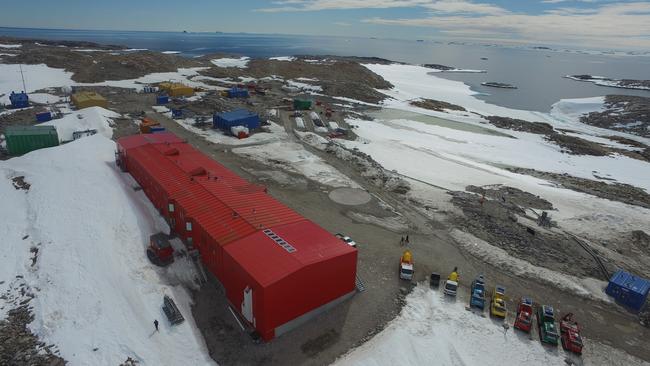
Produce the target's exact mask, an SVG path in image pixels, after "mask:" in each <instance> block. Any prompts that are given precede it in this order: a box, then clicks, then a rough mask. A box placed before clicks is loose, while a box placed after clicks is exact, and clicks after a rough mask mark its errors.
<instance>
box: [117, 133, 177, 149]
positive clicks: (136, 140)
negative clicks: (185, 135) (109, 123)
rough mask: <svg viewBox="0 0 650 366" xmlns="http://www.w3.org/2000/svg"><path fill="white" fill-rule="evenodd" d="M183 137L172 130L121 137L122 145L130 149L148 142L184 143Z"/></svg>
mask: <svg viewBox="0 0 650 366" xmlns="http://www.w3.org/2000/svg"><path fill="white" fill-rule="evenodd" d="M182 142H183V139H181V138H180V137H178V136H176V135H174V134H173V133H171V132H159V133H153V134H141V135H133V136H127V137H122V138H120V145H121V146H122V147H123V148H124V149H125V150H129V149H132V148H135V147H138V146H142V145H148V144H167V143H170V144H171V143H182Z"/></svg>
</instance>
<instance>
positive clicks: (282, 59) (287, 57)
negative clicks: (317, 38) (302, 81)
mask: <svg viewBox="0 0 650 366" xmlns="http://www.w3.org/2000/svg"><path fill="white" fill-rule="evenodd" d="M269 60H274V61H296V60H297V58H295V57H293V56H279V57H269Z"/></svg>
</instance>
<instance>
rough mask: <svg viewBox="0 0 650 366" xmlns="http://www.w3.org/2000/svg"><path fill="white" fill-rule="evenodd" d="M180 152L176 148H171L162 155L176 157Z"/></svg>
mask: <svg viewBox="0 0 650 366" xmlns="http://www.w3.org/2000/svg"><path fill="white" fill-rule="evenodd" d="M179 153H180V152H179V151H178V149H176V148H171V149H169V150H165V152H164V153H163V154H164V155H165V156H173V155H178V154H179Z"/></svg>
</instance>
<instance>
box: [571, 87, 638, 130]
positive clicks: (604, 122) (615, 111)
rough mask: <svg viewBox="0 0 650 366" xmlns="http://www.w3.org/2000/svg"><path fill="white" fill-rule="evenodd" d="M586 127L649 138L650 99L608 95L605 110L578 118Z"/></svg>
mask: <svg viewBox="0 0 650 366" xmlns="http://www.w3.org/2000/svg"><path fill="white" fill-rule="evenodd" d="M580 122H582V123H586V124H588V125H592V126H597V127H601V128H607V129H610V130H615V131H623V132H628V133H632V134H635V135H639V136H645V137H650V98H648V97H640V96H633V95H608V96H606V97H605V110H604V111H601V112H591V113H589V114H586V115H584V116H582V117H581V118H580Z"/></svg>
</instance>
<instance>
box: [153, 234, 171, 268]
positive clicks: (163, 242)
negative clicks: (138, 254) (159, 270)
mask: <svg viewBox="0 0 650 366" xmlns="http://www.w3.org/2000/svg"><path fill="white" fill-rule="evenodd" d="M147 257H148V258H149V260H150V261H151V263H153V264H155V265H157V266H166V265H168V264H171V263H172V262H173V261H174V248H173V247H172V245H171V243H170V242H169V236H167V235H165V234H163V233H158V234H154V235H151V236H150V237H149V247H148V248H147Z"/></svg>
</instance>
